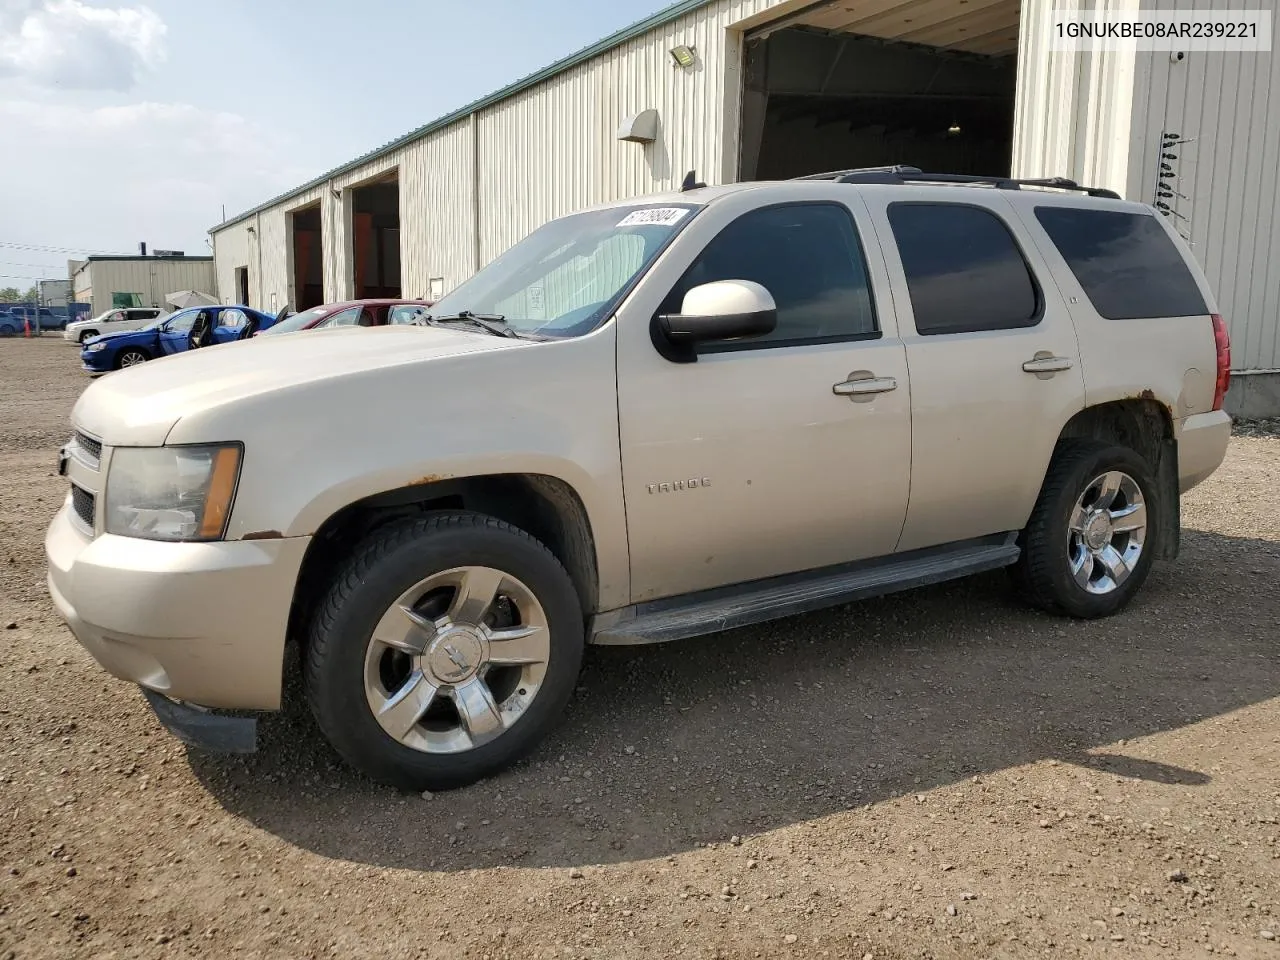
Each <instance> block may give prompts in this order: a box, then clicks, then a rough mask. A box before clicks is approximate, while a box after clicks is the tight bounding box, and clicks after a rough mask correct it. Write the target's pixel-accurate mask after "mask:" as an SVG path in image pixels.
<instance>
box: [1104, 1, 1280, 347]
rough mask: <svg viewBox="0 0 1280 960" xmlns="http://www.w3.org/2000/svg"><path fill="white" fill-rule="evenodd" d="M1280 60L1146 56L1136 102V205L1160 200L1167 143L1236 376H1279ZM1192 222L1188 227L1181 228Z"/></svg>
mask: <svg viewBox="0 0 1280 960" xmlns="http://www.w3.org/2000/svg"><path fill="white" fill-rule="evenodd" d="M1230 7H1231V9H1241V10H1274V8H1275V4H1274V3H1273V0H1232V2H1231V4H1230ZM1144 8H1149V9H1161V10H1168V9H1178V10H1204V11H1210V10H1215V9H1221V8H1222V4H1220V3H1216V2H1214V0H1180V2H1177V3H1173V2H1170V0H1161V2H1160V3H1158V4H1157V3H1152V2H1147V3H1144ZM1274 56H1275V54H1274V53H1188V54H1186V56H1185V57H1184V59H1183V60H1182V61H1180V62H1174V61H1173V60H1172V59H1171V58H1170V56H1169V54H1168V53H1155V54H1140V55H1139V56H1138V64H1137V83H1136V85H1135V94H1134V109H1133V113H1134V117H1135V121H1134V137H1133V146H1132V149H1133V163H1132V170H1131V175H1130V178H1129V183H1128V187H1129V191H1128V194H1127V195H1128V196H1129V197H1131V198H1133V199H1140V200H1143V201H1144V202H1146V203H1151V202H1153V200H1154V199H1155V184H1156V175H1157V173H1158V171H1159V164H1160V154H1161V152H1162V151H1161V148H1160V146H1161V136H1162V135H1163V134H1164V133H1166V132H1172V133H1179V134H1181V135H1182V136H1183V137H1184V138H1191V139H1192V142H1191V143H1185V144H1181V145H1179V146H1176V147H1174V148H1173V149H1172V150H1171V151H1169V152H1171V153H1173V154H1175V155H1176V156H1177V159H1176V160H1171V161H1166V162H1168V163H1169V164H1170V166H1172V167H1173V168H1174V176H1173V179H1172V183H1173V186H1174V189H1175V190H1176V191H1177V192H1178V193H1181V194H1183V195H1185V199H1184V198H1183V197H1177V196H1175V197H1173V198H1171V199H1170V200H1169V202H1170V203H1171V204H1172V206H1173V208H1174V210H1175V211H1176V213H1177V214H1179V216H1178V217H1175V225H1176V227H1177V229H1178V231H1179V232H1180V233H1181V234H1182V235H1183V236H1184V237H1186V238H1188V239H1189V240H1190V242H1191V249H1192V252H1193V253H1194V254H1195V256H1196V258H1197V259H1198V260H1199V261H1200V265H1201V266H1202V267H1203V268H1204V271H1205V274H1206V275H1207V276H1208V278H1209V282H1210V284H1211V285H1212V286H1213V289H1214V292H1215V293H1216V294H1217V298H1218V306H1219V307H1220V309H1221V310H1222V314H1223V317H1224V318H1225V320H1226V322H1227V326H1228V329H1229V330H1230V332H1231V360H1232V366H1233V367H1235V368H1236V369H1237V370H1242V371H1260V370H1277V369H1280V321H1278V319H1277V317H1278V315H1280V270H1277V269H1275V267H1274V263H1275V261H1276V259H1277V258H1280V190H1277V186H1276V181H1277V177H1280V69H1276V67H1275V65H1274V59H1273V58H1274ZM1183 218H1185V219H1183Z"/></svg>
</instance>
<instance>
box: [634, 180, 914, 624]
mask: <svg viewBox="0 0 1280 960" xmlns="http://www.w3.org/2000/svg"><path fill="white" fill-rule="evenodd" d="M757 196H758V194H747V193H743V194H737V195H733V196H729V197H725V198H722V199H721V200H719V201H717V202H716V203H715V204H713V205H711V206H709V207H708V208H706V209H705V210H703V211H702V212H700V213H699V215H698V216H697V218H696V219H695V220H694V221H693V222H691V223H690V224H689V226H688V227H687V228H686V230H685V231H684V233H683V234H682V235H681V236H680V237H679V239H678V240H677V241H676V245H675V246H673V248H672V250H671V251H670V252H669V255H668V256H667V257H665V258H663V260H662V262H661V264H660V266H659V268H658V269H657V270H655V271H653V272H651V273H650V275H649V276H648V277H647V278H646V291H645V295H640V296H637V297H634V298H632V299H631V300H630V301H629V302H628V304H627V307H626V308H625V310H624V312H623V314H622V315H621V316H620V318H619V319H620V322H619V334H618V336H619V339H618V409H619V426H620V440H621V448H622V469H623V478H624V491H625V499H626V514H627V530H628V537H629V542H630V551H631V577H632V595H633V600H634V601H635V602H642V601H645V600H651V599H655V598H658V597H665V596H673V595H678V594H684V593H689V592H693V591H697V590H702V589H706V588H711V587H716V586H721V585H725V584H732V583H739V582H743V581H749V580H755V579H760V578H765V577H769V576H772V575H776V574H784V573H790V572H796V571H801V570H810V569H815V568H819V567H825V566H829V565H833V564H837V563H842V562H845V561H851V560H858V559H863V558H867V557H874V556H881V555H885V554H890V553H892V552H893V550H894V547H895V546H896V544H897V541H898V537H899V534H900V533H901V530H902V523H903V518H904V516H905V514H906V508H907V493H908V487H909V483H910V467H911V463H910V444H911V416H910V384H909V383H908V379H907V364H906V355H905V351H904V349H903V345H902V342H901V341H900V340H899V339H898V336H897V328H896V324H895V322H894V316H893V310H892V301H891V300H890V299H889V297H888V296H887V295H886V292H885V291H886V290H887V286H886V282H885V281H886V277H885V273H884V266H883V261H882V259H881V258H879V257H878V255H874V256H871V257H868V256H866V254H865V253H864V244H863V242H862V239H861V238H862V237H864V236H867V235H868V232H869V230H868V225H867V221H866V213H865V208H863V207H861V206H860V205H859V201H858V198H857V195H856V194H855V193H853V192H852V191H850V195H849V203H850V204H852V206H851V205H846V204H845V203H836V202H831V200H830V191H829V190H827V191H826V192H825V193H818V192H815V200H814V201H807V200H805V191H804V188H799V187H798V188H796V190H794V191H791V192H789V193H788V194H787V196H789V197H794V198H796V199H797V200H799V201H800V202H787V203H784V204H778V205H770V206H766V207H760V206H759V200H758V199H755V197H757ZM824 196H825V198H826V199H825V200H820V201H819V200H818V199H816V198H821V197H824ZM726 279H738V280H751V281H755V282H757V283H760V284H762V285H763V286H764V287H765V288H766V289H767V290H769V292H770V293H771V294H772V295H773V297H774V300H775V302H776V303H777V307H778V324H777V329H776V330H775V331H774V332H773V333H772V334H769V335H768V336H766V337H762V338H758V339H753V340H749V341H748V340H739V341H723V342H720V343H715V344H704V345H703V346H701V347H700V348H699V354H698V356H697V359H696V361H695V362H675V361H673V360H671V359H666V358H664V356H663V355H662V353H661V352H660V348H661V344H660V343H659V342H658V341H656V340H654V339H653V337H654V334H653V332H652V325H651V319H652V316H653V315H654V313H655V312H656V313H678V312H679V310H680V305H681V303H682V301H683V298H684V294H685V292H686V291H687V290H689V289H690V288H691V287H693V286H696V285H698V284H701V283H707V282H711V281H714V280H726ZM651 282H652V283H657V284H660V285H661V286H665V288H666V290H665V291H662V290H661V286H660V287H659V291H658V292H657V293H656V294H654V293H653V288H652V287H651V286H650V285H649V284H650V283H651ZM664 293H665V295H664ZM659 299H660V302H659ZM655 306H656V307H657V310H656V311H655V309H654V307H655ZM864 381H874V383H866V382H864Z"/></svg>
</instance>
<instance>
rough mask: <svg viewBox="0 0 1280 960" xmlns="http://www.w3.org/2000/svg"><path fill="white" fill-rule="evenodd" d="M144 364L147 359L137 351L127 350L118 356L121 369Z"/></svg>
mask: <svg viewBox="0 0 1280 960" xmlns="http://www.w3.org/2000/svg"><path fill="white" fill-rule="evenodd" d="M146 362H147V358H146V357H144V356H143V355H142V354H140V353H139V352H138V351H137V350H128V351H126V352H125V353H123V354H121V355H120V366H121V368H122V369H123V368H124V367H136V366H137V365H138V364H140V363H146Z"/></svg>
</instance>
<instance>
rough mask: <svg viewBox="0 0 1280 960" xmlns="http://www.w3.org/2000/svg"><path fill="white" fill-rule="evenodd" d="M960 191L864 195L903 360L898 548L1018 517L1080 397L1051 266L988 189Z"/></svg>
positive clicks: (1018, 522) (1029, 504)
mask: <svg viewBox="0 0 1280 960" xmlns="http://www.w3.org/2000/svg"><path fill="white" fill-rule="evenodd" d="M913 189H914V188H913ZM959 189H960V188H955V187H933V188H929V187H922V188H920V190H921V197H920V199H919V200H915V199H912V200H909V201H904V200H901V199H894V200H892V202H890V199H889V197H890V195H888V194H886V193H884V192H876V193H874V194H872V193H870V192H869V195H868V200H867V205H868V208H869V209H870V211H871V215H872V219H873V221H874V223H875V227H876V231H877V233H878V235H879V236H880V240H881V244H882V246H883V248H884V251H885V256H886V259H887V260H888V265H889V272H890V275H891V277H892V278H893V284H894V301H895V303H896V304H897V305H898V317H899V319H900V321H901V330H902V335H903V339H904V341H905V343H906V348H907V362H908V363H909V364H910V367H911V418H912V433H911V464H912V470H911V507H910V509H909V510H908V511H907V522H906V526H905V527H904V528H903V531H902V540H901V542H900V543H899V545H898V549H899V550H913V549H916V548H919V547H929V546H934V545H937V544H942V543H950V542H953V541H957V540H964V539H968V538H970V537H978V536H985V535H988V534H994V533H1002V532H1008V531H1013V530H1019V529H1021V528H1022V527H1023V526H1025V525H1026V522H1027V519H1028V518H1029V517H1030V515H1031V510H1032V508H1033V506H1034V505H1035V501H1036V498H1037V496H1038V495H1039V492H1040V487H1041V485H1042V484H1043V482H1044V477H1045V473H1046V471H1047V470H1048V467H1049V459H1050V457H1051V456H1052V454H1053V448H1054V445H1055V444H1056V442H1057V439H1058V434H1059V431H1060V430H1061V428H1062V427H1063V425H1064V424H1065V423H1066V422H1067V421H1068V420H1069V419H1070V418H1071V416H1072V415H1073V414H1074V413H1075V412H1076V411H1078V410H1080V409H1081V408H1082V407H1083V405H1084V378H1083V375H1082V373H1081V369H1080V355H1079V347H1078V346H1077V343H1076V333H1075V328H1074V326H1073V324H1072V321H1071V317H1070V315H1069V313H1068V311H1067V308H1066V306H1065V305H1064V304H1063V302H1062V298H1061V296H1060V294H1059V293H1058V290H1057V289H1056V287H1055V286H1054V282H1053V277H1052V275H1051V274H1050V272H1049V270H1048V269H1047V268H1046V267H1045V266H1044V263H1043V261H1042V260H1041V259H1040V258H1039V255H1038V253H1037V251H1036V248H1035V246H1034V244H1033V243H1032V242H1031V241H1030V239H1029V238H1028V237H1027V236H1025V234H1024V233H1023V232H1022V227H1021V226H1020V224H1019V222H1018V220H1017V218H1016V217H1015V216H1014V212H1013V209H1012V207H1011V205H1010V204H1009V202H1008V200H1006V199H1005V198H1004V197H1003V196H1002V195H1001V194H1000V192H999V191H993V190H985V191H982V190H977V189H971V188H965V189H964V190H963V193H964V198H963V200H953V199H951V198H952V197H955V196H956V194H957V192H958V191H959ZM924 191H928V193H925V192H924ZM895 196H897V197H900V196H901V194H900V193H899V194H896V195H895Z"/></svg>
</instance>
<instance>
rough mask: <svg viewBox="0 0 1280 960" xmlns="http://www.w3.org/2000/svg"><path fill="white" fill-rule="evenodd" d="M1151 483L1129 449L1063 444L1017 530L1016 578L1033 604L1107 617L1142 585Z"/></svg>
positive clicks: (1148, 548) (1148, 556) (1151, 530)
mask: <svg viewBox="0 0 1280 960" xmlns="http://www.w3.org/2000/svg"><path fill="white" fill-rule="evenodd" d="M1155 493H1156V486H1155V481H1154V479H1153V478H1152V472H1151V468H1150V467H1149V466H1148V465H1147V462H1146V461H1145V460H1143V458H1142V457H1140V456H1139V455H1138V454H1137V453H1135V452H1134V451H1133V450H1130V449H1129V448H1127V447H1118V446H1109V445H1107V444H1104V443H1099V442H1096V441H1067V442H1065V443H1063V444H1062V445H1061V446H1060V447H1059V449H1058V451H1057V453H1056V454H1055V455H1054V458H1053V462H1052V463H1051V464H1050V467H1049V475H1048V477H1047V478H1046V479H1045V484H1044V488H1043V489H1042V490H1041V492H1040V498H1039V500H1038V501H1037V502H1036V506H1035V510H1034V511H1033V512H1032V514H1031V520H1030V521H1029V522H1028V523H1027V526H1026V529H1024V530H1023V532H1022V537H1021V543H1022V556H1021V557H1020V558H1019V560H1018V564H1017V566H1016V567H1015V569H1014V578H1015V580H1016V581H1017V583H1018V584H1019V586H1020V587H1021V588H1022V591H1023V593H1024V594H1025V595H1026V596H1027V598H1028V599H1029V600H1030V601H1031V602H1032V603H1034V604H1036V605H1037V606H1039V607H1042V608H1044V609H1046V610H1050V611H1053V612H1056V613H1065V614H1067V615H1068V616H1072V617H1082V618H1093V617H1105V616H1110V615H1111V614H1113V613H1117V612H1118V611H1120V610H1122V609H1123V608H1124V607H1125V606H1126V605H1127V604H1128V603H1129V601H1130V600H1132V599H1133V596H1134V595H1135V594H1136V593H1137V592H1138V590H1139V589H1140V588H1141V586H1142V584H1143V582H1144V581H1145V580H1146V579H1147V574H1148V573H1150V571H1151V563H1152V560H1153V558H1154V556H1155V553H1156V543H1155V538H1156V531H1157V529H1158V526H1157V524H1156V522H1155V520H1156V517H1155V509H1156V503H1157V500H1156V497H1155Z"/></svg>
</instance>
